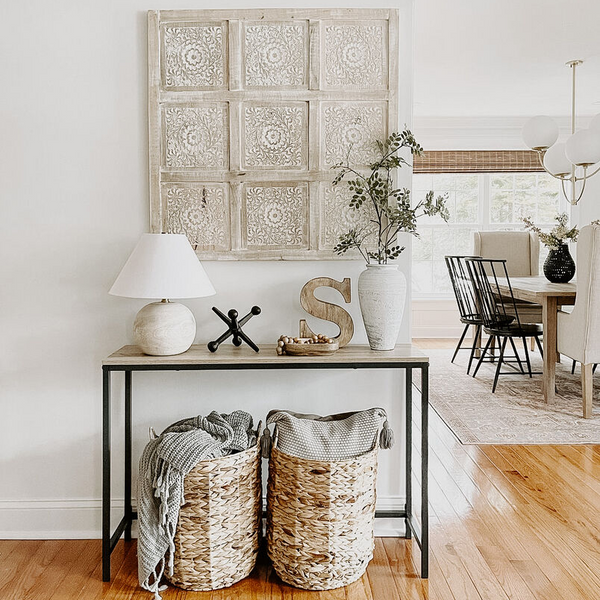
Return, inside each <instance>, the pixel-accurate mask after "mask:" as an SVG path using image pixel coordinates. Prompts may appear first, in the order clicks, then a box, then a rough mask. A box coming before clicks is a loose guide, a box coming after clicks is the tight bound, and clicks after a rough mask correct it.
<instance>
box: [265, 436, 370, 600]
mask: <svg viewBox="0 0 600 600" xmlns="http://www.w3.org/2000/svg"><path fill="white" fill-rule="evenodd" d="M275 446H276V442H275V443H274V445H273V448H272V449H271V453H270V458H269V483H268V488H267V549H268V553H269V557H270V558H271V560H272V562H273V566H274V568H275V571H276V573H277V575H279V577H280V578H281V579H282V580H283V581H284V582H286V583H289V584H290V585H293V586H296V587H299V588H302V589H306V590H330V589H334V588H338V587H342V586H345V585H348V584H350V583H352V582H353V581H356V580H357V579H359V578H360V577H361V576H362V575H363V573H364V572H365V570H366V568H367V565H368V564H369V562H370V560H371V559H372V558H373V548H374V536H373V524H374V523H373V521H374V518H375V499H376V492H375V483H376V478H377V450H378V448H377V445H376V446H375V448H373V450H371V451H370V452H367V453H366V454H362V455H361V456H358V457H356V458H351V459H346V460H335V461H320V460H306V459H301V458H297V457H295V456H290V455H289V454H286V453H284V452H282V451H280V450H279V449H277V448H276V447H275Z"/></svg>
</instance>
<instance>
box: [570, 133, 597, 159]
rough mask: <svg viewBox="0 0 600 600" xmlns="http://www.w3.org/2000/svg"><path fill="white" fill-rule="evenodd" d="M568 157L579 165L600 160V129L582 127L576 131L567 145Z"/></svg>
mask: <svg viewBox="0 0 600 600" xmlns="http://www.w3.org/2000/svg"><path fill="white" fill-rule="evenodd" d="M565 152H566V154H567V158H568V159H569V160H570V161H571V162H572V163H573V164H574V165H577V166H581V165H587V166H589V165H593V164H595V163H597V162H598V161H600V131H596V130H593V129H582V130H581V131H577V132H576V133H574V134H573V135H572V136H571V137H570V138H569V139H568V140H567V143H566V145H565Z"/></svg>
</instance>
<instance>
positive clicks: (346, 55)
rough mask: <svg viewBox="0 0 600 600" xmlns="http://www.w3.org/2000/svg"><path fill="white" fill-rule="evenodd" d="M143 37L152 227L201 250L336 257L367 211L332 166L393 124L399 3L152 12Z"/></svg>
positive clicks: (212, 254)
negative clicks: (351, 200) (340, 242)
mask: <svg viewBox="0 0 600 600" xmlns="http://www.w3.org/2000/svg"><path fill="white" fill-rule="evenodd" d="M148 40H149V45H148V49H149V53H148V56H149V59H148V60H149V96H148V100H149V102H148V106H149V143H150V207H151V226H152V227H151V228H152V231H153V232H160V231H168V232H176V233H184V234H186V235H187V236H188V237H189V239H190V241H191V242H192V244H193V245H194V246H195V247H196V251H197V253H198V255H199V257H200V258H202V259H204V260H206V259H249V260H257V259H261V260H262V259H266V260H281V259H284V260H285V259H327V260H331V259H334V258H338V257H336V256H335V255H334V254H333V253H332V248H333V246H334V245H335V244H336V243H337V238H338V236H339V235H340V234H341V233H343V232H344V231H346V230H347V229H348V228H349V227H350V226H355V225H359V224H361V223H367V222H368V219H369V211H368V209H367V208H365V207H363V208H362V209H361V210H360V211H352V210H350V209H349V208H348V206H347V197H348V190H347V188H346V187H345V186H344V185H340V186H338V187H333V186H331V181H332V179H333V177H334V173H333V171H332V170H331V167H332V166H333V165H334V164H336V163H338V162H339V161H340V160H343V159H344V158H345V157H346V156H347V155H349V157H350V161H351V163H352V164H353V165H356V166H359V167H366V166H367V165H368V164H369V163H371V162H372V161H373V159H374V158H375V156H376V147H375V143H374V142H375V140H376V139H381V138H384V137H385V136H386V135H387V134H388V133H390V132H391V131H393V130H396V129H397V128H398V123H397V120H398V119H397V115H398V100H397V97H398V11H396V10H394V9H373V10H371V9H265V10H259V9H252V10H246V9H243V10H178V11H149V13H148ZM348 153H349V154H348ZM345 258H355V257H354V256H351V255H350V256H348V255H347V256H345Z"/></svg>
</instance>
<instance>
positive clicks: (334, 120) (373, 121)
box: [321, 102, 387, 168]
mask: <svg viewBox="0 0 600 600" xmlns="http://www.w3.org/2000/svg"><path fill="white" fill-rule="evenodd" d="M321 122H322V126H323V132H322V137H321V144H322V145H321V148H322V150H321V160H322V162H323V166H324V167H325V168H331V167H332V166H334V165H336V164H339V163H340V162H344V163H346V161H347V160H349V162H350V165H352V166H354V167H366V166H368V165H370V164H372V163H373V162H374V161H375V160H376V159H377V157H378V149H377V140H383V139H385V137H386V135H387V128H386V122H387V112H386V106H385V104H384V103H382V102H324V103H323V104H322V118H321Z"/></svg>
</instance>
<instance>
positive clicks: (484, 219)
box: [411, 171, 570, 301]
mask: <svg viewBox="0 0 600 600" xmlns="http://www.w3.org/2000/svg"><path fill="white" fill-rule="evenodd" d="M534 173H537V172H535V171H511V172H510V174H512V175H533V174H534ZM540 173H541V174H543V172H540ZM500 174H509V173H508V172H503V173H498V172H492V171H490V172H485V173H483V172H478V173H474V172H472V171H471V172H469V171H464V172H447V173H446V172H443V173H442V172H439V173H433V172H416V173H414V174H413V189H415V185H414V177H416V176H420V175H446V176H453V175H455V176H456V175H471V176H473V175H477V177H478V205H477V221H476V222H474V223H422V224H419V225H418V229H417V230H418V231H419V232H422V231H423V230H424V229H439V228H441V227H449V228H451V229H471V228H472V229H474V230H476V231H503V230H507V231H516V230H517V227H516V225H517V224H516V223H509V224H506V225H505V226H503V224H500V223H493V222H492V220H491V209H492V206H491V196H492V178H493V177H494V176H495V175H500ZM421 191H422V190H419V192H421ZM558 212H559V213H563V212H567V213H569V214H570V204H569V203H568V202H567V200H566V198H565V197H564V194H562V192H561V191H559V206H558ZM507 228H510V229H507ZM472 245H473V239H472V237H471V248H472ZM413 247H414V241H413ZM411 262H412V271H411V273H412V274H411V285H412V298H413V300H417V301H418V300H425V301H426V300H430V301H431V300H440V301H444V300H449V299H452V298H454V294H453V293H452V291H447V292H439V293H432V292H426V293H424V292H418V291H416V288H415V286H414V270H415V262H416V261H415V258H414V252H413V253H412V258H411ZM429 262H431V263H432V264H433V263H435V262H436V259H434V258H433V257H432V258H431V259H430V261H429Z"/></svg>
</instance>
